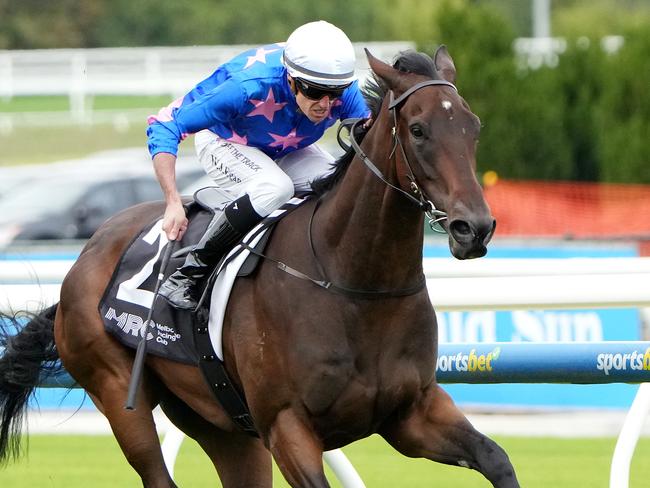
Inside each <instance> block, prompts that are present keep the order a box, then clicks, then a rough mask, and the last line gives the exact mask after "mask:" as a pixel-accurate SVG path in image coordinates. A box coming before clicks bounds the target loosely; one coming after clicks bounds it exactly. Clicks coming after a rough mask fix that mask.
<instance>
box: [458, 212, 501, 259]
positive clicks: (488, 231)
mask: <svg viewBox="0 0 650 488" xmlns="http://www.w3.org/2000/svg"><path fill="white" fill-rule="evenodd" d="M496 225H497V222H496V220H495V219H494V218H492V216H490V217H489V218H487V219H475V220H462V219H454V220H452V221H451V222H450V223H449V228H448V230H449V248H450V250H451V253H452V254H453V255H454V257H455V258H457V259H474V258H480V257H483V256H485V254H486V253H487V245H488V243H489V242H490V239H492V236H493V235H494V229H495V228H496Z"/></svg>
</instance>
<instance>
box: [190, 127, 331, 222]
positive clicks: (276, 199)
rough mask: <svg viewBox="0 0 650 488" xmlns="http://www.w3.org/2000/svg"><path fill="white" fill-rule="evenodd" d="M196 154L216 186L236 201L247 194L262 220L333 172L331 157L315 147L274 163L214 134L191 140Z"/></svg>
mask: <svg viewBox="0 0 650 488" xmlns="http://www.w3.org/2000/svg"><path fill="white" fill-rule="evenodd" d="M194 141H195V146H196V152H197V154H198V156H199V161H200V162H201V164H202V165H203V168H204V169H205V172H206V173H207V174H208V175H209V176H210V177H211V178H212V179H213V180H214V182H215V183H216V185H217V186H218V187H219V188H221V189H222V190H225V191H227V192H229V193H231V194H232V196H233V198H239V197H241V196H243V195H244V194H248V196H249V198H250V200H251V204H252V205H253V209H254V210H255V211H256V212H257V213H258V214H259V215H260V216H261V217H265V216H267V215H268V214H270V213H271V212H273V211H274V210H276V209H278V208H279V207H281V206H282V205H284V204H285V203H286V202H288V201H289V200H290V199H291V198H292V197H293V195H294V193H295V192H298V191H309V190H310V189H311V182H312V181H313V180H315V179H316V178H319V177H320V176H323V175H326V174H328V173H330V172H331V171H333V169H334V167H333V163H334V157H333V156H332V155H330V154H329V153H327V152H326V151H324V150H323V149H321V148H320V147H318V146H317V145H316V144H312V145H311V146H307V147H305V148H303V149H298V150H297V151H294V152H292V153H290V154H287V155H286V156H284V157H282V158H280V159H278V160H277V161H274V160H273V159H271V158H270V157H268V156H267V155H266V154H264V153H263V152H262V151H260V150H259V149H257V148H254V147H249V146H244V145H241V144H236V143H234V142H230V141H227V140H225V139H222V138H220V137H219V136H218V135H216V134H215V133H214V132H210V131H209V130H202V131H200V132H198V133H197V134H196V135H195V136H194Z"/></svg>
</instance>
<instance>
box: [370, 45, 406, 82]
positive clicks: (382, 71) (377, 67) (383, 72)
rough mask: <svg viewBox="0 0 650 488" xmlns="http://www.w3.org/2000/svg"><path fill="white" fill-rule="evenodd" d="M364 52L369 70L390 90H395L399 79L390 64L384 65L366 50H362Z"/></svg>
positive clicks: (396, 71)
mask: <svg viewBox="0 0 650 488" xmlns="http://www.w3.org/2000/svg"><path fill="white" fill-rule="evenodd" d="M364 51H366V57H367V58H368V64H369V65H370V69H372V71H373V72H374V73H375V74H376V75H377V76H379V77H380V78H381V79H382V80H383V81H384V82H385V83H386V85H388V87H389V88H390V89H395V88H397V85H398V83H399V79H400V72H399V71H398V70H396V69H395V68H393V67H392V66H391V65H390V64H386V63H384V62H383V61H381V60H379V59H377V58H376V57H374V56H373V55H372V54H370V51H368V49H366V48H364Z"/></svg>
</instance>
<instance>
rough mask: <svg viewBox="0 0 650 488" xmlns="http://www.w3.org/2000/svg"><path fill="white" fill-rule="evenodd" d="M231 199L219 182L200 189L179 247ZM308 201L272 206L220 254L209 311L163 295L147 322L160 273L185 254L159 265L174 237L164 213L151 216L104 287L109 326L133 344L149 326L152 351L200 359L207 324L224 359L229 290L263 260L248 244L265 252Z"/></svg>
mask: <svg viewBox="0 0 650 488" xmlns="http://www.w3.org/2000/svg"><path fill="white" fill-rule="evenodd" d="M231 201H232V197H231V196H230V195H228V194H226V193H224V192H222V191H221V190H219V189H218V188H213V187H209V188H204V189H201V190H199V191H197V192H196V193H195V194H194V201H193V202H191V203H190V204H189V205H188V207H187V211H188V212H187V213H188V219H189V225H188V229H187V231H186V233H185V235H184V236H183V239H182V241H181V243H180V246H181V247H180V249H181V250H182V251H188V250H190V249H191V247H192V246H193V245H194V244H195V243H196V242H198V241H199V239H200V238H201V236H202V235H203V233H204V232H205V229H206V228H207V226H208V224H209V223H210V221H211V220H212V218H213V215H214V213H215V212H222V211H223V210H224V208H225V207H226V205H228V203H230V202H231ZM304 201H305V199H304V198H293V199H292V200H290V201H289V202H288V203H287V204H286V205H284V206H283V207H282V208H280V209H278V210H276V211H275V212H273V213H272V214H271V215H269V216H268V217H266V218H265V219H264V220H262V222H260V223H259V224H258V225H257V226H255V227H254V228H253V229H252V230H251V231H250V232H249V233H248V234H247V235H246V236H245V237H244V238H243V239H242V241H241V242H240V243H239V244H237V245H236V246H235V247H234V248H233V249H232V250H231V251H230V252H229V253H228V254H227V255H226V256H225V257H224V258H223V259H222V260H221V262H220V264H219V266H218V267H217V270H218V271H217V272H216V273H217V274H216V279H214V280H211V283H213V285H212V286H211V288H212V291H211V293H209V291H210V290H209V288H208V293H209V294H208V295H207V296H208V297H209V298H210V300H209V303H208V304H209V313H205V310H201V311H200V312H199V313H193V311H191V310H179V309H176V308H174V307H173V306H172V305H170V304H169V303H168V302H167V300H165V299H164V298H162V297H158V298H157V299H156V302H155V304H153V313H152V316H151V321H150V322H149V324H148V326H146V327H145V324H144V322H145V320H146V318H147V315H148V313H149V308H150V307H151V306H152V302H153V298H154V293H153V291H154V289H155V285H156V281H157V277H158V274H159V273H161V272H162V274H163V279H167V277H168V276H169V275H170V274H172V273H173V272H174V271H175V270H176V269H177V268H178V267H180V266H181V265H182V264H183V262H184V260H185V254H186V252H179V251H176V252H175V253H174V254H172V257H171V259H170V260H169V264H168V266H167V269H164V270H160V265H161V256H162V254H163V250H164V249H165V246H167V245H169V241H168V240H167V236H166V234H165V233H164V232H163V230H162V219H157V220H155V221H154V222H151V223H150V224H149V225H147V226H146V227H145V228H144V229H143V230H142V231H141V232H140V234H139V235H138V236H137V237H136V238H135V239H134V240H133V241H132V242H131V243H130V244H129V246H128V247H127V249H126V250H125V251H124V253H123V254H122V257H121V258H120V261H119V263H118V266H117V267H116V269H115V271H114V272H113V276H112V278H111V281H110V282H109V284H108V286H107V287H106V290H105V291H104V295H103V296H102V299H101V301H100V303H99V313H100V315H101V317H102V320H103V322H104V328H105V329H106V331H107V332H109V333H110V334H111V335H112V336H113V337H115V338H116V339H117V340H118V341H119V342H121V343H122V344H124V345H126V346H128V347H131V348H134V349H135V348H137V346H138V343H139V342H140V340H141V338H142V337H143V335H144V333H145V329H146V331H147V340H148V341H149V344H147V352H148V353H150V354H154V355H157V356H161V357H164V358H167V359H171V360H174V361H178V362H181V363H186V364H193V365H197V364H198V362H199V355H198V353H197V347H196V343H195V337H194V332H195V331H196V330H197V329H201V328H205V327H206V325H207V326H208V330H209V336H210V341H211V343H212V347H213V349H214V352H215V353H216V355H217V356H218V358H219V359H223V347H222V340H221V331H222V326H223V318H224V313H225V310H226V305H227V304H228V298H229V296H230V291H231V290H232V287H233V284H234V282H235V279H236V278H237V276H248V275H250V274H251V273H252V272H253V271H254V269H255V266H256V264H257V262H258V260H259V256H258V255H257V254H251V252H250V250H249V249H250V248H255V250H256V251H257V252H262V251H263V248H264V246H265V245H266V241H267V240H268V237H269V236H270V234H271V231H272V229H273V226H274V225H275V223H277V222H278V221H279V220H280V219H281V218H282V217H284V216H285V215H286V214H287V213H289V212H290V211H291V210H293V209H295V208H297V206H299V205H300V204H301V203H303V202H304ZM213 276H215V275H214V274H213ZM209 286H210V285H209ZM208 304H206V305H208ZM206 322H207V324H206Z"/></svg>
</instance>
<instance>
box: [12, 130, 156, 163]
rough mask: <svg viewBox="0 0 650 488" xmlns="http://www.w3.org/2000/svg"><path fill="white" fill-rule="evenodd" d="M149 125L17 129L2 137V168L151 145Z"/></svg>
mask: <svg viewBox="0 0 650 488" xmlns="http://www.w3.org/2000/svg"><path fill="white" fill-rule="evenodd" d="M145 131H146V124H145V122H144V121H143V122H142V123H141V124H139V125H138V124H132V125H131V126H130V127H129V128H128V129H127V130H125V131H118V130H116V129H115V127H113V126H112V125H94V126H69V127H50V128H47V129H43V128H33V127H29V128H22V127H20V128H16V129H14V131H13V132H12V133H11V134H0V147H1V148H2V151H0V167H1V166H4V167H7V166H16V165H23V164H33V163H49V162H53V161H60V160H64V159H75V158H80V157H83V156H86V155H88V154H92V153H94V152H97V151H105V150H109V149H122V148H128V147H142V148H143V150H144V148H146V145H147V135H146V133H145Z"/></svg>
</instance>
